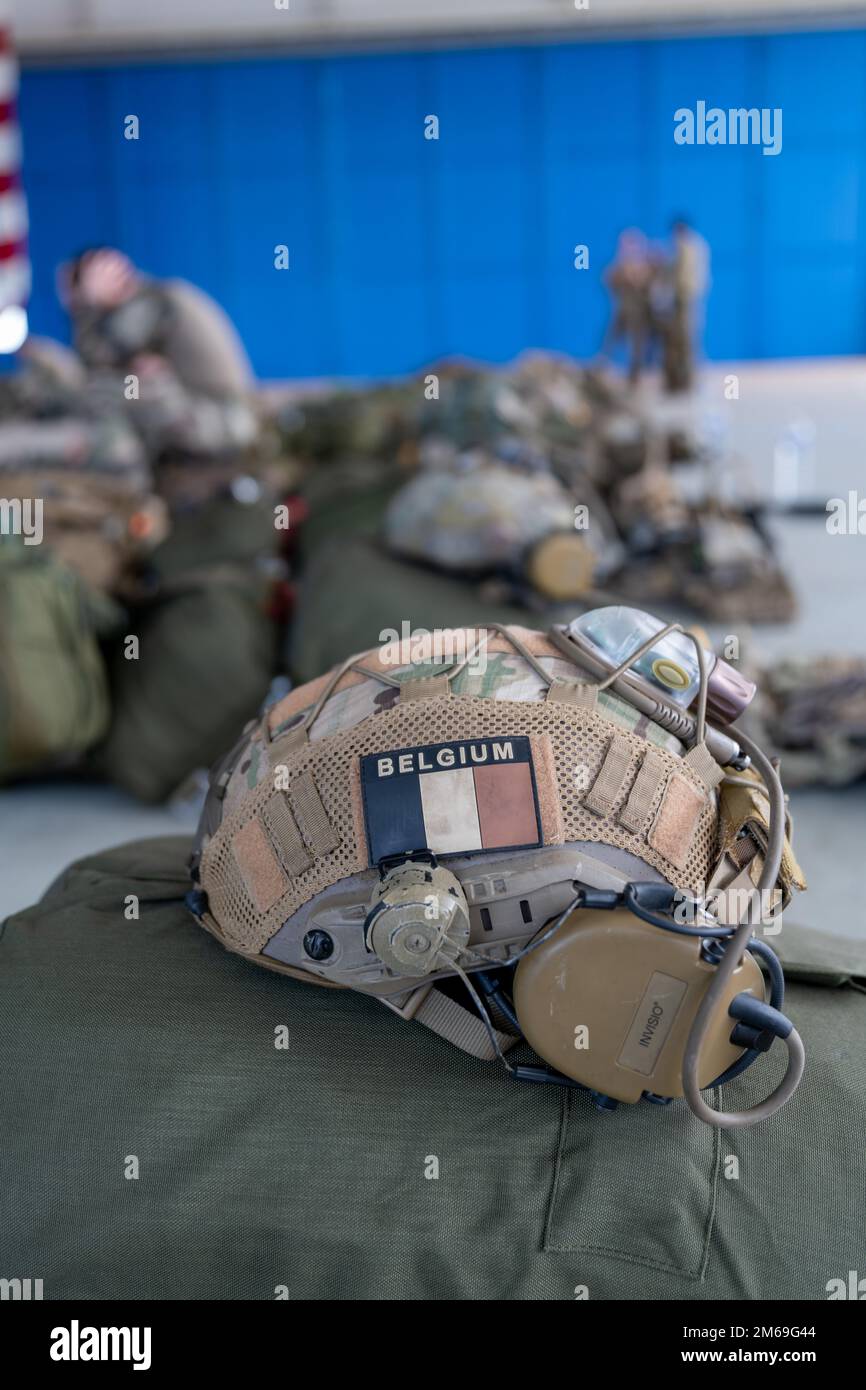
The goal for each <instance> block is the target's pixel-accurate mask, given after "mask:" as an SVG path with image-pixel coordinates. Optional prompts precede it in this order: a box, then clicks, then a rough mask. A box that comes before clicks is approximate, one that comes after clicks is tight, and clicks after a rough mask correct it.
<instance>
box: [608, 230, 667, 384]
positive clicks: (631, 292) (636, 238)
mask: <svg viewBox="0 0 866 1390" xmlns="http://www.w3.org/2000/svg"><path fill="white" fill-rule="evenodd" d="M655 270H656V267H655V265H654V262H653V257H652V255H651V253H650V248H649V245H648V243H647V239H646V237H645V236H644V234H643V232H641V231H638V230H637V228H635V227H630V228H628V229H627V230H626V231H624V232H622V233H621V235H620V238H619V241H618V243H617V250H616V258H615V259H614V261H613V262H612V264H611V265H609V266H608V268H607V270H606V271H605V275H604V279H605V283H606V285H607V287H608V289H609V290H610V291H611V293H612V295H613V298H614V313H613V318H612V320H611V323H610V326H609V328H608V331H607V333H606V334H605V340H604V344H603V347H602V351H603V352H607V351H608V350H609V348H610V346H611V345H612V344H613V343H614V342H616V341H618V339H620V338H625V339H626V342H627V344H628V358H629V367H628V377H629V381H630V382H632V384H635V383H636V382H637V381H639V379H640V374H641V370H642V368H643V367H644V366H645V365H646V362H647V358H648V356H649V350H650V346H651V330H652V312H651V304H650V295H651V289H652V284H653V278H654V275H655Z"/></svg>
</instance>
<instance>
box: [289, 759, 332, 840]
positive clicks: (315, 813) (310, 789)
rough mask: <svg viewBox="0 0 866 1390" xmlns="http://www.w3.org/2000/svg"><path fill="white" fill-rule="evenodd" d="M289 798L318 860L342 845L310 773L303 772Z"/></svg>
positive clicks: (301, 829) (291, 789) (293, 783)
mask: <svg viewBox="0 0 866 1390" xmlns="http://www.w3.org/2000/svg"><path fill="white" fill-rule="evenodd" d="M289 796H290V798H291V802H292V809H293V811H294V813H295V820H296V821H297V823H298V827H299V829H300V832H301V834H302V835H303V837H304V839H305V840H306V842H307V844H308V845H309V847H310V849H311V850H312V851H313V854H314V855H315V857H316V858H317V859H320V858H321V857H322V855H323V854H330V852H331V850H334V849H336V848H337V846H338V845H339V843H340V840H339V837H338V836H337V835H335V834H334V831H333V829H332V827H331V822H330V821H329V820H328V813H327V811H326V810H325V807H324V805H323V803H322V798H321V797H320V796H319V792H318V788H317V787H316V784H315V782H314V781H313V779H312V777H311V776H310V774H309V772H302V773H301V775H300V777H296V778H295V780H294V782H292V784H291V786H290V788H289Z"/></svg>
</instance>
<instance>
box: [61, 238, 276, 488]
mask: <svg viewBox="0 0 866 1390" xmlns="http://www.w3.org/2000/svg"><path fill="white" fill-rule="evenodd" d="M59 288H60V294H61V298H62V299H63V300H64V302H65V303H66V305H67V307H68V309H69V312H70V314H71V316H72V322H73V331H74V341H75V347H76V348H77V350H78V352H79V353H80V355H81V357H82V359H83V361H84V363H85V365H86V366H87V367H88V368H89V369H90V371H91V372H92V373H98V372H104V373H111V374H113V373H121V374H123V375H124V376H128V375H133V376H135V377H136V378H137V379H138V380H137V390H138V396H137V397H136V398H134V399H132V400H131V401H130V406H131V410H130V414H131V418H132V420H133V421H134V423H135V425H136V427H137V429H138V430H139V432H140V434H141V435H142V437H143V439H144V441H145V443H146V445H147V446H148V448H149V449H150V451H151V453H152V455H153V456H154V457H155V458H156V459H157V460H159V461H160V462H171V461H175V462H177V461H178V460H186V461H188V462H217V461H220V460H225V461H229V460H232V461H234V460H236V458H237V455H238V453H239V452H240V451H242V450H244V449H246V448H247V447H248V446H250V445H251V444H253V443H254V442H255V440H256V437H257V433H258V421H257V418H256V413H255V411H254V409H253V405H252V399H251V391H252V380H253V379H252V371H251V368H250V364H249V361H248V359H247V356H246V353H245V352H244V349H243V346H242V344H241V342H240V339H239V338H238V336H237V334H236V332H235V330H234V328H233V327H232V324H231V323H230V321H229V319H228V318H227V317H226V315H225V314H224V313H223V311H222V310H221V309H220V308H219V306H218V305H217V304H216V303H215V302H214V301H213V300H212V299H211V298H210V297H209V296H208V295H206V294H205V293H204V292H203V291H201V290H199V289H197V288H196V287H195V286H193V285H190V284H188V283H187V282H186V281H184V280H154V279H151V278H149V277H147V276H145V275H143V274H141V272H140V271H138V270H137V269H136V267H135V266H134V265H133V264H132V262H131V261H130V260H129V258H128V257H127V256H125V255H124V254H123V253H122V252H121V251H116V250H113V249H112V248H110V247H98V248H95V249H92V250H89V251H85V252H83V253H82V254H81V255H80V256H78V257H77V258H76V259H75V260H74V261H72V262H71V263H70V264H68V265H66V266H64V267H62V268H61V271H60V276H59ZM126 387H127V383H118V382H117V381H116V379H113V378H112V377H111V376H109V378H108V382H107V386H106V389H107V390H109V391H111V392H114V391H118V390H120V391H121V392H122V393H123V395H124V398H127V396H128V391H127V390H126Z"/></svg>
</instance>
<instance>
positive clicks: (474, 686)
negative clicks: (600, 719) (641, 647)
mask: <svg viewBox="0 0 866 1390" xmlns="http://www.w3.org/2000/svg"><path fill="white" fill-rule="evenodd" d="M511 631H513V633H514V635H515V636H516V637H517V639H518V640H519V641H520V642H522V643H523V644H524V645H525V646H526V647H527V649H528V650H529V651H530V652H531V654H532V655H533V656H535V658H536V660H537V661H538V662H539V665H540V666H541V667H542V668H543V669H544V671H545V672H546V673H547V674H548V675H549V676H550V677H551V679H554V680H555V679H562V680H568V681H576V680H589V679H590V677H588V676H586V675H585V673H582V672H581V671H580V670H579V668H577V667H576V666H574V665H573V664H572V663H571V662H570V661H567V660H565V659H564V658H563V657H562V655H561V653H559V652H558V651H557V649H556V648H555V647H552V646H551V645H550V643H549V642H548V641H547V639H546V638H545V637H544V635H543V634H542V633H539V632H534V631H533V630H531V629H528V628H513V629H511ZM479 643H481V647H480V649H478V650H476V648H477V646H478V644H479ZM425 647H426V649H427V651H428V652H430V654H431V656H433V657H435V656H436V655H437V654H438V651H441V650H449V649H450V650H452V651H454V652H455V653H456V654H457V657H458V660H457V664H458V665H459V662H460V661H461V660H463V659H464V658H466V657H468V660H466V664H465V665H464V666H463V669H462V670H460V671H458V673H457V674H456V675H455V676H454V677H453V679H452V681H451V692H452V694H453V695H467V696H472V697H474V698H476V699H487V700H496V701H500V700H503V701H515V702H521V701H539V700H542V699H543V698H544V696H545V693H546V690H547V686H546V683H545V682H544V681H543V680H542V678H541V676H540V675H538V673H537V672H536V671H534V670H533V668H532V666H531V665H530V664H529V663H528V662H526V661H525V660H524V658H523V657H522V656H521V655H520V654H519V652H517V651H516V650H515V649H514V648H513V647H512V646H511V644H510V643H509V641H508V639H507V638H506V637H504V636H502V635H501V634H499V633H496V632H494V631H489V632H486V631H482V630H478V631H476V630H473V629H470V628H460V629H456V630H453V629H446V630H444V631H439V632H436V633H435V634H429V633H428V634H415V636H414V638H409V639H406V640H404V639H402V638H399V637H398V639H397V640H396V641H394V642H392V643H391V644H390V645H386V646H383V647H380V648H376V649H374V650H372V651H369V652H366V653H363V654H361V655H360V656H359V657H358V658H357V663H358V666H357V667H356V668H355V669H353V670H350V671H347V672H346V674H345V675H344V676H343V677H342V678H341V680H340V681H339V682H338V684H337V686H336V688H335V690H334V691H333V692H332V693H331V695H330V696H329V698H328V699H327V700H326V702H325V704H324V705H323V707H322V709H321V711H320V713H319V714H318V716H317V717H316V719H315V720H314V722H313V723H312V725H311V726H310V729H309V739H310V742H311V743H316V742H318V741H319V740H321V739H323V738H328V737H330V736H332V735H334V734H338V733H341V732H344V731H345V730H346V729H350V728H353V727H354V726H355V725H357V724H360V723H361V722H362V721H363V720H365V719H369V718H372V717H374V716H375V715H377V714H379V713H381V712H383V711H384V710H389V709H393V708H394V706H395V705H396V704H397V703H398V702H399V699H400V685H402V684H403V682H404V681H407V680H416V679H418V678H419V677H422V676H430V675H438V674H440V673H444V672H446V671H447V670H448V669H449V667H450V666H452V665H453V664H454V663H453V662H450V661H448V660H444V659H442V660H435V659H430V657H428V659H426V660H425V659H423V658H424V653H425ZM413 648H414V653H415V654H416V659H414V660H413V659H412V656H413ZM473 653H474V654H473ZM419 658H420V659H419ZM359 668H360V669H359ZM374 671H375V672H377V673H380V674H381V675H383V676H385V677H387V681H388V682H390V681H394V682H396V684H389V683H387V682H386V681H383V680H380V679H377V678H376V676H373V675H372V674H365V672H374ZM328 679H329V677H328V675H325V676H320V677H319V678H318V679H317V680H315V681H310V682H309V683H308V684H307V685H304V686H299V687H298V688H297V689H296V690H293V691H291V692H290V694H289V695H287V696H286V697H285V698H284V699H282V700H281V701H280V702H279V703H278V704H276V705H275V706H273V707H272V709H271V710H270V712H269V715H268V716H267V723H268V733H269V739H270V740H275V739H278V738H279V737H280V736H281V735H282V734H284V733H286V732H287V731H288V730H289V729H291V728H292V727H293V726H294V725H297V724H299V723H301V722H303V720H304V719H306V718H307V717H308V716H309V715H310V713H311V711H312V709H313V707H314V705H315V703H316V701H317V700H318V699H319V697H320V696H321V694H322V692H323V691H324V689H325V687H326V684H327V682H328ZM598 704H599V707H600V709H601V710H602V711H603V712H604V714H605V715H606V717H607V718H608V719H609V720H610V721H611V722H612V723H614V724H616V725H617V726H618V727H620V728H622V729H625V730H627V731H628V732H630V733H634V734H637V735H638V736H640V737H642V738H644V739H645V740H646V741H647V742H648V743H650V744H652V745H653V746H655V747H657V748H661V749H663V750H664V751H665V752H667V753H670V754H671V755H673V756H674V757H681V756H682V755H683V753H684V751H685V750H684V748H683V745H682V744H681V743H680V741H679V739H677V738H674V736H673V735H672V734H669V733H667V732H666V731H665V730H664V729H662V728H660V726H659V725H657V724H654V723H652V722H651V721H650V720H649V719H647V717H646V716H645V715H642V714H641V713H640V712H639V711H638V710H636V709H635V708H634V706H632V705H629V704H628V703H627V702H626V701H625V700H621V699H620V698H619V697H618V696H617V695H615V694H613V693H612V692H611V691H607V690H605V691H601V692H600V693H599V696H598ZM270 771H271V743H270V742H268V741H266V740H265V738H264V737H263V731H262V730H261V729H259V730H257V731H256V732H255V733H254V734H253V735H252V736H251V738H250V743H249V746H248V748H247V750H246V752H245V754H244V756H243V757H242V758H241V760H240V762H239V763H238V766H237V767H236V768H235V770H234V772H233V774H232V777H231V780H230V781H229V784H228V787H227V789H226V796H225V801H224V812H223V814H224V815H230V814H231V812H232V811H233V810H234V809H235V807H236V806H237V805H238V804H239V802H240V801H241V800H242V799H243V797H244V796H245V795H246V794H247V793H248V792H249V791H251V790H253V789H254V788H255V787H256V786H258V785H259V783H260V782H262V781H263V780H264V778H266V777H267V776H268V775H269V773H270Z"/></svg>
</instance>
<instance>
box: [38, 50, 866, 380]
mask: <svg viewBox="0 0 866 1390" xmlns="http://www.w3.org/2000/svg"><path fill="white" fill-rule="evenodd" d="M699 100H704V101H706V102H707V104H708V106H709V105H717V106H721V107H724V108H727V107H731V106H734V107H739V106H747V107H751V106H756V107H781V108H782V110H783V147H782V151H781V153H780V154H779V155H778V156H776V157H767V156H764V155H763V154H762V152H761V149H760V147H759V146H714V147H710V146H703V147H698V146H691V147H688V146H678V145H676V144H675V143H674V139H673V129H674V121H673V113H674V111H675V110H676V109H677V108H678V107H683V106H688V107H691V108H693V109H694V107H695V105H696V103H697V102H698V101H699ZM864 108H866V34H864V33H863V32H859V31H858V32H852V31H845V32H836V33H827V34H799V35H772V36H749V37H743V38H707V39H704V38H701V39H682V40H664V41H660V40H659V41H636V42H629V43H580V44H569V45H556V46H554V45H546V46H539V47H533V46H526V47H500V48H487V49H483V50H482V49H472V50H453V51H451V50H436V51H430V52H427V51H425V52H420V53H405V54H381V55H370V54H364V55H352V56H334V57H327V58H322V57H317V58H313V57H310V58H285V57H277V58H273V59H269V58H255V59H243V60H232V61H228V60H221V61H195V62H191V61H186V62H168V61H161V62H159V63H152V64H141V65H129V66H110V67H108V66H106V67H87V68H73V69H70V68H63V69H60V68H58V69H56V70H46V69H39V70H33V71H29V72H25V74H24V75H23V78H22V91H21V120H22V127H23V135H24V161H25V165H24V167H25V179H26V185H27V192H28V196H29V201H30V214H31V223H32V254H33V262H34V293H33V300H32V314H31V318H32V324H33V328H34V331H36V332H41V333H53V334H57V335H59V336H65V324H64V316H63V313H62V311H61V309H60V307H59V305H58V304H57V301H56V297H55V292H54V268H55V266H56V264H57V262H58V260H60V259H62V258H63V257H64V256H66V255H68V254H69V253H71V252H73V251H75V250H77V249H79V248H80V247H82V246H84V245H87V244H89V243H93V242H103V241H105V242H110V243H113V244H116V245H118V246H120V247H122V248H124V249H125V250H126V251H128V252H129V253H130V254H131V255H132V256H133V257H134V258H135V260H136V261H137V262H138V263H139V264H140V265H142V266H143V267H144V268H145V269H147V270H149V271H152V272H153V273H155V274H157V275H181V276H186V277H188V278H189V279H191V280H194V281H196V282H197V283H199V284H201V285H202V286H203V287H204V288H206V289H207V290H209V291H210V292H211V293H212V294H214V295H215V296H216V297H217V299H219V300H220V301H221V302H222V304H223V305H224V306H225V307H226V309H227V310H228V311H229V313H230V314H231V315H232V317H233V318H234V319H235V321H236V323H237V325H238V327H239V329H240V331H241V332H242V334H243V336H244V338H245V339H246V342H247V344H248V347H249V349H250V352H251V355H252V358H253V362H254V365H255V367H256V369H257V371H258V372H259V374H260V375H262V376H265V377H285V376H290V375H291V376H294V375H305V376H315V375H326V374H331V373H339V374H348V375H352V374H380V373H390V372H401V371H405V370H408V369H411V368H414V367H417V366H420V365H421V364H423V363H424V362H426V361H429V360H430V359H431V358H433V357H436V356H438V355H440V354H442V353H451V352H462V353H467V354H471V355H475V356H480V357H483V358H487V359H490V360H495V361H502V360H505V359H507V358H509V357H511V356H513V355H514V354H515V353H517V352H519V351H520V350H521V349H523V348H525V347H527V346H544V347H550V348H556V349H562V350H566V351H569V352H572V353H574V354H576V355H578V356H585V355H589V354H592V353H593V352H594V351H595V350H596V349H597V347H598V345H599V342H600V339H601V335H602V332H603V328H604V322H605V318H606V314H607V301H606V296H605V292H604V289H603V286H602V282H601V271H602V269H603V267H604V264H605V263H606V261H607V260H608V259H609V258H610V256H611V254H612V252H613V250H614V245H615V241H616V236H617V233H618V231H619V230H620V229H621V228H622V227H623V226H626V225H629V224H637V225H639V226H641V227H643V228H644V229H645V230H646V231H647V232H648V233H649V234H650V235H652V236H664V235H665V234H666V232H667V228H668V223H669V220H670V217H671V215H672V214H675V213H685V214H686V215H688V216H689V217H690V218H691V219H693V220H694V222H695V224H696V225H697V227H698V228H699V229H700V230H701V231H702V232H703V233H704V234H705V235H706V236H708V238H709V239H710V241H711V243H712V247H713V282H714V283H713V292H712V296H711V300H710V306H709V316H708V331H707V349H708V352H709V355H710V356H712V357H716V358H754V357H776V356H797V355H805V354H829V353H855V352H863V351H864V350H866V225H864V207H863V198H862V194H861V188H862V185H863V179H864V173H866V112H864ZM130 114H135V115H137V116H138V117H139V120H140V138H139V140H138V141H132V140H127V139H125V138H124V117H125V116H127V115H130ZM429 114H436V115H437V116H438V118H439V121H440V139H439V140H438V141H432V140H426V139H424V117H425V116H427V115H429ZM577 243H585V244H587V245H588V247H589V252H590V269H589V270H586V271H578V270H575V269H574V266H573V248H574V246H575V244H577ZM277 244H286V245H287V246H288V247H289V253H290V259H291V265H290V269H289V270H287V271H278V270H276V269H275V268H274V247H275V245H277Z"/></svg>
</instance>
